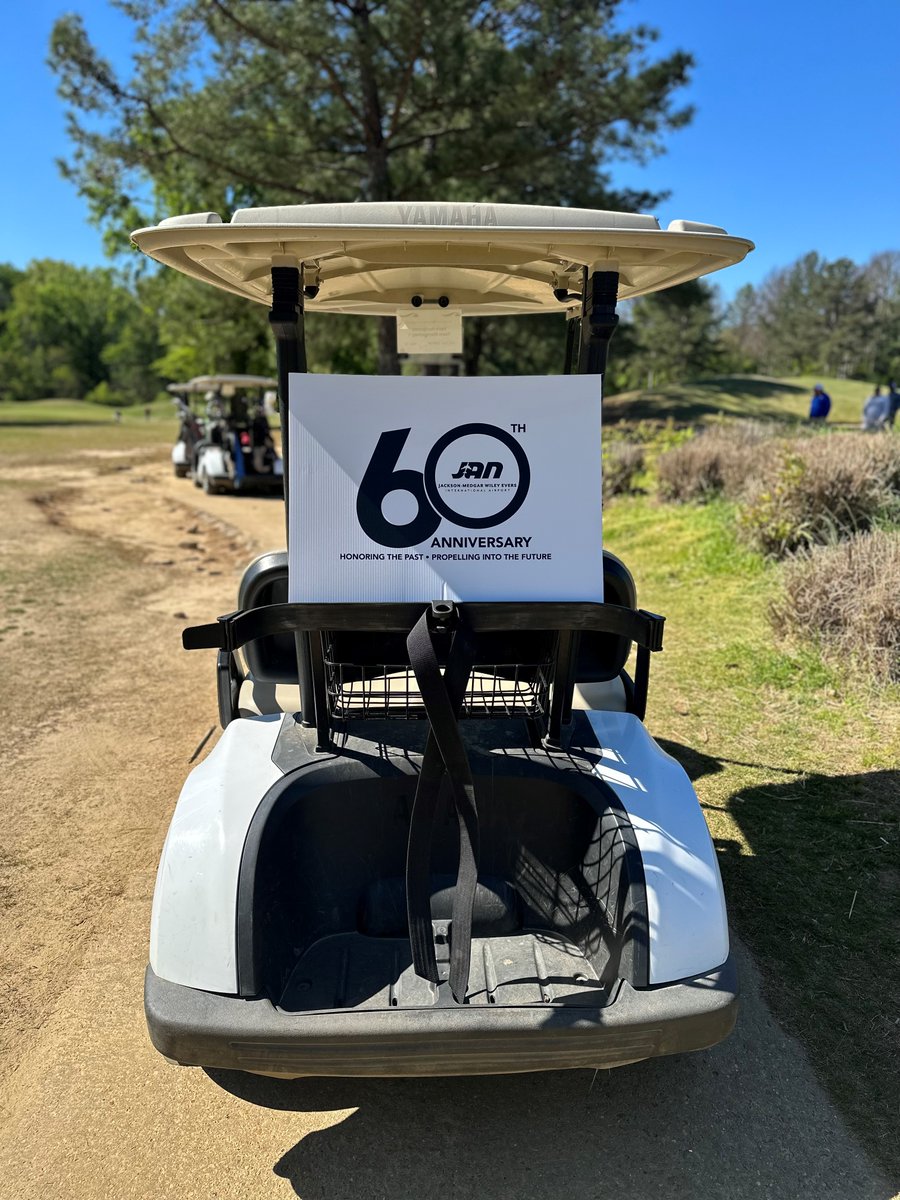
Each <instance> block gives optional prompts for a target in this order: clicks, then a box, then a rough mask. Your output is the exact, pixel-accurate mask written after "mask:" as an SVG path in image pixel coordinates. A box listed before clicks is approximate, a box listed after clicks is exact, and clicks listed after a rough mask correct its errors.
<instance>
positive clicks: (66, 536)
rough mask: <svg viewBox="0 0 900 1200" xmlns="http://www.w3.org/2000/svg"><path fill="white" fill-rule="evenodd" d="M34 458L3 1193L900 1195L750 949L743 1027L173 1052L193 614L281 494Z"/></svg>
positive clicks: (11, 622)
mask: <svg viewBox="0 0 900 1200" xmlns="http://www.w3.org/2000/svg"><path fill="white" fill-rule="evenodd" d="M20 479H21V481H22V484H21V487H19V488H17V489H11V488H9V487H7V488H6V489H5V490H4V494H3V497H2V502H3V505H4V514H5V516H4V521H3V523H2V529H0V588H3V589H5V590H4V598H5V606H4V618H3V621H2V641H0V656H2V661H3V673H4V690H5V691H6V694H7V700H8V701H9V702H10V703H8V704H7V706H6V710H7V729H6V736H5V739H4V742H3V759H4V769H3V771H2V772H0V803H2V806H3V809H2V811H3V813H4V818H5V819H4V836H3V839H2V845H0V909H2V915H3V924H2V932H0V1197H3V1198H4V1200H5V1198H7V1197H8V1198H9V1200H13V1198H15V1200H25V1198H28V1197H41V1198H42V1200H43V1198H45V1197H48V1196H52V1197H54V1200H63V1198H66V1197H82V1198H83V1197H115V1198H121V1200H125V1198H126V1197H141V1198H143V1197H166V1196H172V1197H180V1198H186V1197H235V1198H237V1197H248V1196H253V1197H266V1196H273V1197H275V1196H280V1197H288V1196H291V1195H298V1196H301V1197H304V1198H305V1200H319V1198H321V1200H325V1198H326V1197H327V1198H329V1200H370V1198H376V1197H382V1196H384V1197H387V1196H401V1197H409V1198H411V1200H420V1198H422V1200H424V1198H426V1197H432V1196H435V1197H437V1196H442V1197H446V1196H453V1197H467V1196H473V1197H479V1198H481V1197H483V1198H485V1200H501V1198H503V1200H506V1198H509V1200H513V1198H515V1200H530V1198H532V1197H534V1198H537V1197H541V1200H544V1198H545V1197H546V1196H548V1195H563V1196H573V1197H578V1198H579V1200H600V1198H602V1197H612V1196H619V1195H621V1194H622V1192H623V1190H624V1191H627V1193H628V1194H630V1195H631V1196H635V1197H639V1198H642V1197H667V1198H681V1197H717V1198H720V1197H725V1198H732V1200H737V1198H741V1200H744V1198H750V1197H754V1198H765V1200H768V1198H778V1200H780V1198H782V1197H783V1198H784V1200H788V1198H790V1200H806V1198H810V1200H812V1198H813V1197H815V1198H817V1200H830V1198H832V1197H833V1198H834V1200H839V1198H840V1200H870V1198H871V1200H888V1198H889V1197H890V1196H891V1195H892V1194H893V1191H894V1189H893V1188H892V1187H891V1186H890V1184H889V1183H888V1181H886V1180H885V1179H884V1178H883V1177H882V1176H881V1175H880V1173H879V1172H878V1170H877V1169H876V1168H875V1167H874V1166H873V1165H872V1164H871V1163H870V1162H869V1161H868V1160H867V1159H866V1157H865V1156H864V1154H863V1153H862V1152H861V1150H860V1149H859V1148H858V1147H857V1146H856V1144H855V1143H854V1142H853V1140H852V1138H851V1137H850V1136H849V1134H848V1133H847V1132H846V1130H845V1128H844V1126H843V1124H842V1122H841V1120H840V1118H839V1117H838V1115H837V1114H836V1112H835V1110H834V1109H833V1107H832V1105H831V1104H830V1102H829V1100H828V1098H827V1097H826V1095H825V1094H824V1092H823V1091H822V1089H821V1088H820V1087H819V1085H818V1083H817V1082H816V1079H815V1077H814V1075H813V1073H812V1071H811V1069H810V1067H809V1064H808V1062H807V1059H806V1057H805V1055H804V1053H803V1051H802V1049H801V1047H800V1046H799V1045H798V1044H797V1042H795V1041H794V1040H792V1039H791V1038H788V1037H787V1036H786V1035H785V1034H784V1033H783V1032H782V1031H781V1030H780V1029H779V1028H778V1026H777V1024H776V1023H775V1022H774V1020H773V1019H772V1017H771V1015H770V1014H769V1012H768V1010H767V1008H766V1006H765V1004H764V1002H763V1000H762V999H761V996H760V989H759V983H758V977H757V973H756V971H755V969H754V967H753V965H752V963H751V962H750V961H749V960H748V957H747V955H746V954H745V952H744V951H742V950H741V949H740V948H738V949H739V955H740V961H741V965H742V979H743V986H744V1000H743V1008H742V1013H741V1017H740V1020H739V1024H738V1029H737V1031H736V1033H735V1035H734V1036H733V1037H732V1038H731V1039H730V1040H729V1041H728V1042H727V1043H725V1044H724V1045H722V1046H720V1047H717V1048H716V1049H714V1050H712V1051H709V1052H707V1053H704V1054H697V1055H692V1056H685V1057H682V1058H678V1059H666V1060H656V1061H654V1062H649V1063H641V1064H637V1065H635V1066H632V1067H626V1068H621V1069H619V1070H617V1071H613V1072H601V1073H599V1074H596V1075H595V1074H594V1073H593V1072H559V1073H550V1074H544V1075H527V1076H508V1077H494V1078H479V1079H453V1080H426V1081H389V1082H382V1081H353V1080H350V1081H337V1080H334V1081H332V1080H304V1081H298V1082H294V1083H284V1082H277V1081H271V1080H259V1079H253V1078H252V1077H250V1076H241V1075H237V1074H234V1075H231V1074H229V1073H226V1072H217V1073H211V1074H209V1075H208V1074H205V1073H204V1072H202V1071H200V1070H185V1069H181V1068H173V1067H170V1066H168V1065H167V1064H166V1063H165V1062H164V1060H163V1059H161V1058H160V1057H159V1055H158V1054H157V1053H156V1052H155V1051H154V1050H153V1048H152V1047H151V1045H150V1043H149V1041H148V1039H147V1036H146V1032H145V1028H144V1023H143V1013H142V1002H141V985H142V973H143V969H144V965H145V962H146V957H147V934H148V923H149V913H150V899H151V894H152V888H153V877H154V872H155V869H156V862H157V856H158V854H159V850H160V847H161V845H162V840H163V837H164V835H165V829H166V825H167V823H168V820H169V816H170V814H171V811H172V808H173V805H174V802H175V799H176V797H177V794H178V790H179V788H180V786H181V783H182V781H183V779H184V777H185V775H186V774H187V772H188V770H189V766H188V760H189V759H190V758H191V756H192V754H193V753H194V751H195V749H196V747H197V745H198V744H199V743H200V741H201V739H202V738H203V737H204V735H206V734H207V732H208V731H209V730H210V728H211V727H213V726H214V725H215V721H216V716H215V694H214V686H213V662H212V655H211V654H186V653H184V652H182V651H181V650H180V648H179V639H180V631H181V629H182V627H183V626H184V625H185V624H187V623H190V622H192V621H200V620H205V619H209V618H210V617H211V616H214V615H216V614H218V613H219V612H224V611H228V610H229V609H231V608H232V607H233V606H234V601H235V594H236V588H237V581H238V579H239V576H240V570H241V568H242V567H243V565H245V563H246V562H247V560H248V559H249V557H250V556H251V554H252V553H255V552H259V551H261V550H264V549H271V548H274V547H276V546H278V545H281V544H283V510H282V508H281V506H280V505H279V504H278V503H277V502H273V501H270V500H254V499H251V498H245V497H242V498H239V499H235V498H231V497H206V496H203V495H202V494H201V493H200V492H199V491H196V490H195V489H194V488H192V487H191V485H190V484H189V483H188V482H186V481H183V480H175V479H174V478H172V477H171V476H170V475H169V473H168V471H167V469H166V468H165V467H164V466H163V465H162V464H161V463H159V462H156V461H145V462H129V461H127V460H125V461H122V462H118V463H116V462H111V461H104V460H102V459H100V458H95V459H85V460H83V461H82V460H79V461H75V462H73V465H72V468H71V469H70V470H68V471H67V472H66V473H65V474H64V475H60V474H59V472H58V471H56V472H54V473H51V472H50V470H49V469H47V468H42V467H34V468H32V469H31V470H30V471H29V472H28V473H27V475H26V473H24V472H23V473H21V474H20ZM35 498H36V499H37V501H38V502H37V503H36V502H35ZM23 560H24V563H25V567H24V568H23V566H22V563H23ZM214 736H215V735H214ZM213 741H214V737H213V739H211V741H210V742H209V743H208V745H207V750H208V749H209V746H211V745H212V743H213Z"/></svg>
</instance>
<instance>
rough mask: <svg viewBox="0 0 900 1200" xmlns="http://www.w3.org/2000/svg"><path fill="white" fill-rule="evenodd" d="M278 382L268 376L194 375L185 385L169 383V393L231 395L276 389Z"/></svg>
mask: <svg viewBox="0 0 900 1200" xmlns="http://www.w3.org/2000/svg"><path fill="white" fill-rule="evenodd" d="M277 387H278V380H277V379H272V378H271V377H270V376H269V375H195V376H194V378H193V379H190V380H188V382H187V383H170V384H169V388H168V390H169V391H170V392H191V393H196V392H223V393H225V394H226V395H231V394H232V393H233V392H235V391H239V390H241V389H246V390H249V389H250V388H277Z"/></svg>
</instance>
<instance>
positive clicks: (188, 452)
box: [166, 383, 204, 479]
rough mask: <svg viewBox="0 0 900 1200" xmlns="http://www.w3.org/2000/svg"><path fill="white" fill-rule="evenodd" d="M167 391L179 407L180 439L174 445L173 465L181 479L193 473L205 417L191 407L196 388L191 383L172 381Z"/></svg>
mask: <svg viewBox="0 0 900 1200" xmlns="http://www.w3.org/2000/svg"><path fill="white" fill-rule="evenodd" d="M166 390H167V391H169V392H171V393H172V403H173V404H174V405H176V406H177V408H178V418H179V421H180V425H179V427H178V440H177V442H176V443H175V445H174V446H173V447H172V466H173V468H174V470H175V474H176V476H177V477H178V478H179V479H184V478H186V477H187V476H188V475H190V473H191V467H192V465H193V461H194V454H195V451H196V448H197V447H198V446H199V445H200V443H201V442H202V441H203V434H204V426H203V418H202V417H199V416H198V415H197V414H196V413H195V412H194V410H193V408H192V407H191V399H190V398H191V393H192V391H193V390H194V389H193V387H192V385H191V384H190V383H170V384H169V386H168V388H167V389H166Z"/></svg>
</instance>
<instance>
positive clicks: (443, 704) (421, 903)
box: [406, 610, 478, 1004]
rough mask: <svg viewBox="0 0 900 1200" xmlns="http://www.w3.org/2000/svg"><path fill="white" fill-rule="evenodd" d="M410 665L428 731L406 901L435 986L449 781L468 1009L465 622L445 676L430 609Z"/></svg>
mask: <svg viewBox="0 0 900 1200" xmlns="http://www.w3.org/2000/svg"><path fill="white" fill-rule="evenodd" d="M406 644H407V649H408V651H409V661H410V665H411V666H412V669H413V672H414V673H415V676H416V682H417V684H418V687H419V692H420V694H421V696H422V702H423V704H424V706H425V711H426V713H427V714H428V719H429V722H430V725H431V728H430V729H429V732H428V740H427V742H426V745H425V754H424V756H423V759H422V769H421V772H420V774H419V783H418V787H417V788H416V798H415V802H414V805H413V811H412V817H411V819H410V829H409V844H408V847H407V857H406V902H407V916H408V919H409V937H410V945H411V947H412V954H413V963H414V966H415V970H416V974H418V975H421V976H422V977H423V978H425V979H429V980H431V982H432V983H437V982H438V970H437V961H436V959H435V953H434V938H433V933H432V927H431V886H430V883H431V867H430V860H431V842H432V835H433V832H434V821H435V817H436V815H437V809H438V801H439V798H440V794H441V786H442V783H443V780H444V778H445V774H446V777H447V778H448V780H449V786H450V789H451V793H452V795H453V801H454V807H455V810H456V817H457V821H458V823H459V870H458V873H457V878H456V888H455V890H454V893H453V911H452V917H453V926H452V930H453V932H452V942H451V949H450V990H451V991H452V992H453V996H454V999H455V1000H456V1001H457V1002H458V1003H460V1004H463V1003H465V999H466V991H467V988H468V982H469V959H470V957H471V947H472V909H473V907H474V903H475V887H476V884H477V882H478V810H477V808H476V804H475V784H474V781H473V779H472V772H471V769H470V767H469V760H468V756H467V755H466V750H465V746H464V744H463V740H462V738H461V737H460V733H459V725H458V722H457V717H458V714H459V710H460V708H461V706H462V702H463V699H464V698H465V693H466V687H467V686H468V682H469V676H470V674H471V671H472V663H473V657H474V651H473V647H472V644H471V641H470V639H469V636H468V631H467V630H466V628H465V626H464V625H463V624H462V623H461V622H460V623H459V624H458V625H457V628H456V630H455V632H454V634H453V641H452V643H451V645H450V650H449V653H448V655H447V669H446V673H445V674H444V675H443V676H442V675H441V671H440V666H439V663H438V658H437V654H436V653H435V649H434V644H433V642H432V635H431V628H430V626H429V613H428V610H426V611H425V612H424V613H423V614H422V616H421V617H420V618H419V620H418V621H417V622H416V624H415V625H414V627H413V629H412V631H411V632H410V634H409V637H408V638H407V643H406Z"/></svg>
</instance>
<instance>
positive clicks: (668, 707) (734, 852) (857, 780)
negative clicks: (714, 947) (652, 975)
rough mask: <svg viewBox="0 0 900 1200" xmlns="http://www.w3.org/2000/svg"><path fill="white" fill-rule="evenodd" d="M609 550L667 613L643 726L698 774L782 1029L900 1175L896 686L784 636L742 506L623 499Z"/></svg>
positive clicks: (609, 517) (735, 906)
mask: <svg viewBox="0 0 900 1200" xmlns="http://www.w3.org/2000/svg"><path fill="white" fill-rule="evenodd" d="M604 542H605V544H606V545H607V546H608V547H609V548H610V549H611V550H613V551H614V552H615V553H617V554H620V555H621V556H622V557H623V558H624V560H625V561H626V562H627V563H628V565H629V566H630V567H631V569H632V571H633V572H634V575H635V578H636V579H637V581H638V601H639V603H640V604H641V605H642V606H644V607H647V608H650V609H651V610H653V611H656V612H661V613H664V614H665V615H666V617H667V625H666V650H665V652H664V653H663V654H661V655H659V656H657V657H655V658H654V663H653V678H652V679H651V692H650V694H651V703H650V709H649V712H648V718H647V723H648V726H649V728H650V730H651V732H652V733H653V734H654V736H656V737H657V738H658V739H659V740H660V741H661V743H662V744H663V746H664V747H665V748H666V749H668V750H669V751H670V753H672V754H674V755H675V757H676V758H678V759H679V760H680V761H681V762H682V763H683V764H684V765H685V767H686V769H687V770H688V772H689V773H690V775H691V776H692V778H693V779H694V780H695V786H696V788H697V791H698V795H699V796H700V799H701V802H702V804H703V806H704V811H705V813H706V816H707V820H708V822H709V825H710V830H711V833H712V835H713V839H714V842H715V844H716V847H717V849H718V852H719V862H720V866H721V869H722V874H723V879H724V883H725V890H726V897H727V900H728V904H729V913H730V917H731V921H732V925H733V926H734V928H735V929H736V931H737V932H738V933H739V934H740V935H741V936H742V937H743V938H744V939H745V940H746V941H747V942H748V943H749V944H750V946H751V947H752V949H753V951H754V953H755V955H756V957H757V960H758V962H759V965H760V967H761V968H762V970H763V973H764V976H765V978H766V981H767V994H768V997H769V1000H770V1002H771V1003H772V1005H773V1008H774V1010H775V1012H776V1014H777V1015H778V1017H779V1018H780V1020H781V1021H782V1022H783V1023H784V1024H785V1025H786V1027H787V1028H788V1029H790V1030H791V1031H792V1032H794V1033H795V1034H796V1035H797V1036H798V1037H800V1038H801V1039H802V1040H803V1041H804V1043H805V1044H806V1046H807V1048H808V1050H809V1053H810V1055H811V1058H812V1061H813V1063H814V1065H815V1066H816V1068H817V1070H818V1072H819V1073H820V1075H821V1077H822V1079H823V1080H824V1081H825V1083H826V1084H827V1085H828V1086H829V1088H830V1090H831V1091H832V1094H833V1095H834V1097H835V1099H836V1100H837V1102H838V1103H839V1104H840V1106H841V1107H842V1108H843V1110H844V1112H845V1114H846V1116H847V1118H848V1120H849V1121H850V1123H851V1124H852V1125H853V1127H854V1128H855V1130H856V1132H857V1134H858V1136H859V1137H860V1138H861V1139H862V1140H863V1141H864V1142H865V1143H866V1144H867V1145H868V1146H869V1148H870V1149H871V1150H872V1151H873V1153H875V1154H876V1155H877V1156H878V1157H879V1158H880V1159H881V1161H882V1162H883V1163H884V1165H885V1166H886V1167H887V1168H888V1169H889V1170H893V1171H895V1172H898V1171H900V1145H898V1141H897V1138H896V1135H895V1125H896V1111H897V1104H898V1099H900V1084H898V1076H897V1072H896V1062H897V1040H898V1034H900V1021H898V1018H897V1015H896V1013H897V1009H896V996H897V995H898V994H900V689H898V688H893V689H889V690H887V691H882V692H875V691H873V690H871V689H870V687H869V685H868V683H867V681H866V680H864V679H854V678H853V677H852V676H848V675H847V674H846V673H845V672H844V671H842V670H840V669H838V668H836V667H835V666H831V665H828V664H826V663H824V662H823V661H822V660H821V659H820V658H819V656H818V655H817V654H816V653H815V652H814V651H813V650H811V649H810V648H808V647H806V646H798V645H793V644H790V643H787V642H784V641H782V640H781V639H779V638H778V637H776V636H775V635H774V634H773V632H772V630H771V628H770V625H769V621H768V618H767V609H768V604H769V602H770V600H771V599H772V598H773V597H774V595H775V594H776V591H777V588H778V579H779V571H778V568H777V566H775V565H773V564H771V563H768V562H766V561H764V560H763V559H762V558H760V557H759V556H758V555H756V554H754V553H752V552H751V551H748V550H746V549H745V548H743V547H741V546H740V545H739V544H738V543H737V542H736V541H735V538H734V509H733V506H731V505H730V504H727V503H724V502H719V503H714V504H709V505H706V506H704V507H699V506H695V505H660V504H657V503H656V502H654V501H652V500H650V499H647V498H643V497H640V498H629V499H622V500H617V501H614V502H613V503H611V504H609V505H608V506H607V508H606V515H605V527H604ZM851 909H852V916H851Z"/></svg>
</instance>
